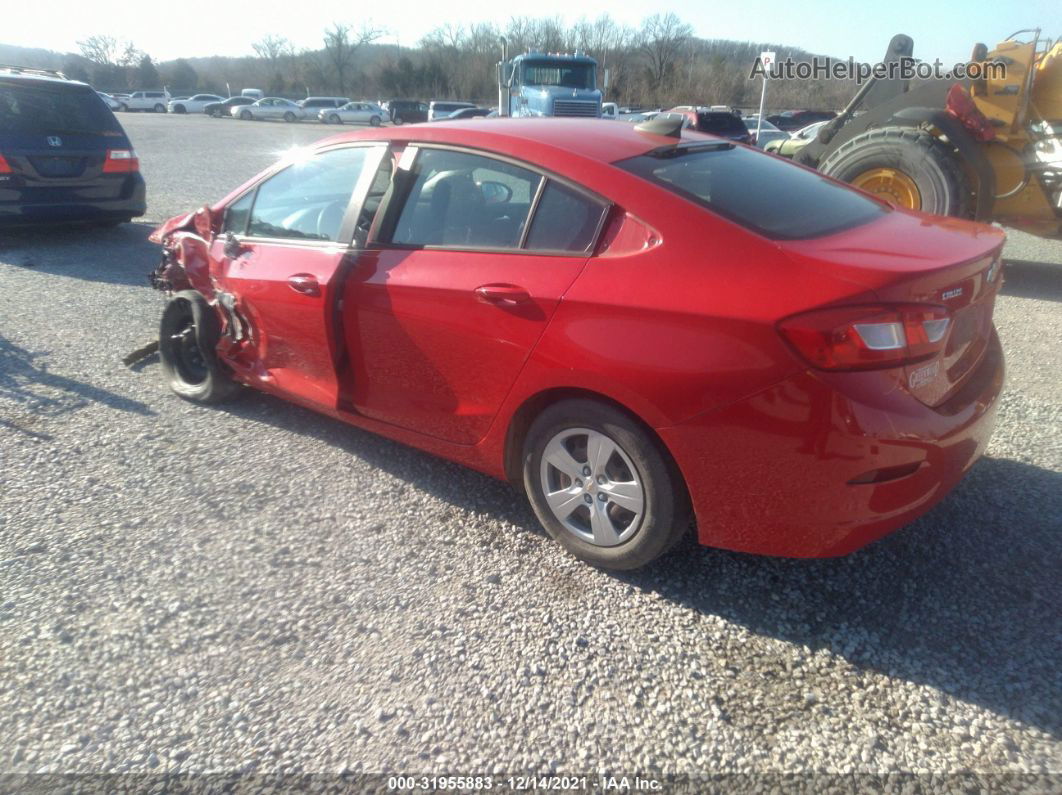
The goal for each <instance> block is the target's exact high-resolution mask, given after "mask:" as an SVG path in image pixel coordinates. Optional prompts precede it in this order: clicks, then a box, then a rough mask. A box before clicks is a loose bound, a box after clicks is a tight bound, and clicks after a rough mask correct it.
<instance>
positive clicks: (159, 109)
mask: <svg viewBox="0 0 1062 795" xmlns="http://www.w3.org/2000/svg"><path fill="white" fill-rule="evenodd" d="M152 110H153V111H155V113H165V112H166V106H165V105H163V104H162V103H161V102H156V103H155V107H154V108H152Z"/></svg>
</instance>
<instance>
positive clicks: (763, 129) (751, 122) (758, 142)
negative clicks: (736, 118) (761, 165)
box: [741, 113, 789, 149]
mask: <svg viewBox="0 0 1062 795" xmlns="http://www.w3.org/2000/svg"><path fill="white" fill-rule="evenodd" d="M741 120H742V121H743V122H744V123H745V127H746V128H747V129H748V131H749V135H751V136H752V143H753V146H756V147H759V148H760V149H763V148H764V147H765V146H766V145H767V144H768V143H770V142H771V141H788V140H789V133H787V132H785V131H784V130H779V129H778V128H777V127H775V126H774V125H773V124H771V123H770V122H769V121H767V119H764V120H763V123H762V124H760V123H759V114H758V113H754V114H752V115H751V116H745V117H743V118H742V119H741ZM757 130H759V135H758V136H757Z"/></svg>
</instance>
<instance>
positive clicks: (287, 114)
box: [229, 97, 306, 122]
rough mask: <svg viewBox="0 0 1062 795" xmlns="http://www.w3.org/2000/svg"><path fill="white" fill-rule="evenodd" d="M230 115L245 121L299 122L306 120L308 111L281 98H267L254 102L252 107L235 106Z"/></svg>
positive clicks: (230, 110)
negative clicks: (278, 120) (276, 120)
mask: <svg viewBox="0 0 1062 795" xmlns="http://www.w3.org/2000/svg"><path fill="white" fill-rule="evenodd" d="M229 113H230V114H231V115H232V116H234V117H236V118H238V119H243V120H244V121H250V120H252V119H254V120H255V121H258V120H261V119H283V120H284V121H288V122H291V121H299V120H300V119H305V118H306V111H304V110H303V109H302V108H300V107H299V106H298V105H296V104H295V103H294V102H292V101H291V100H290V99H282V98H280V97H266V98H265V99H259V100H256V101H255V102H252V103H251V104H250V105H234V106H233V107H232V108H230V109H229Z"/></svg>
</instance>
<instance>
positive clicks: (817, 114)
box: [767, 110, 837, 132]
mask: <svg viewBox="0 0 1062 795" xmlns="http://www.w3.org/2000/svg"><path fill="white" fill-rule="evenodd" d="M836 115H837V114H836V113H834V112H833V111H832V110H787V111H785V112H784V113H776V114H773V115H771V116H768V117H767V121H769V122H770V123H771V124H773V125H774V126H775V127H777V128H778V129H779V130H785V131H786V132H793V131H794V130H799V129H801V128H802V127H807V126H808V125H809V124H812V123H814V122H817V121H829V120H830V119H832V118H834V117H835V116H836Z"/></svg>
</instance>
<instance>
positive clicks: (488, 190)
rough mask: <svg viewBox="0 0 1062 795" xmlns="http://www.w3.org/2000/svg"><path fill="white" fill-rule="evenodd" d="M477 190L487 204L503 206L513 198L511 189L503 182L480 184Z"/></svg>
mask: <svg viewBox="0 0 1062 795" xmlns="http://www.w3.org/2000/svg"><path fill="white" fill-rule="evenodd" d="M479 190H480V192H481V193H482V194H483V201H485V202H486V203H487V204H505V203H506V202H507V201H509V199H511V198H512V197H513V189H512V188H510V187H509V186H508V185H506V184H505V183H504V182H491V181H488V182H481V183H479Z"/></svg>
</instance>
